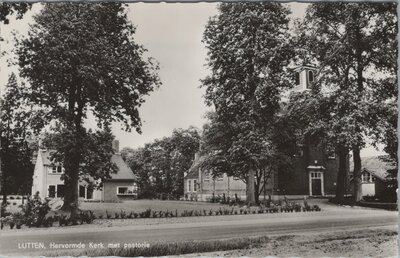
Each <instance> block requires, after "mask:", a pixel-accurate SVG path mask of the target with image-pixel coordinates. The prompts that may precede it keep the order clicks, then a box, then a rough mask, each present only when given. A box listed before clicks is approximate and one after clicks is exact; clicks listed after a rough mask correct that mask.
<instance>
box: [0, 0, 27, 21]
mask: <svg viewBox="0 0 400 258" xmlns="http://www.w3.org/2000/svg"><path fill="white" fill-rule="evenodd" d="M31 8H32V4H30V3H7V2H2V3H0V22H2V23H4V24H8V23H9V22H10V20H9V18H10V15H13V14H14V13H15V14H16V18H17V19H22V17H23V15H24V14H25V13H26V12H27V11H28V10H29V9H31Z"/></svg>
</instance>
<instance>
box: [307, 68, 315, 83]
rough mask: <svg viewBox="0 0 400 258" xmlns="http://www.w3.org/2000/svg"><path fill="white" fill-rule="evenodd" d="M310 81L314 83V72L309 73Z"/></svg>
mask: <svg viewBox="0 0 400 258" xmlns="http://www.w3.org/2000/svg"><path fill="white" fill-rule="evenodd" d="M308 81H309V82H314V73H313V72H312V71H308Z"/></svg>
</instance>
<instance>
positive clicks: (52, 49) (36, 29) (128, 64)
mask: <svg viewBox="0 0 400 258" xmlns="http://www.w3.org/2000/svg"><path fill="white" fill-rule="evenodd" d="M34 21H35V23H34V24H33V25H31V27H30V30H29V34H28V37H27V38H24V39H20V40H19V41H18V42H17V49H16V54H17V56H18V60H17V63H18V65H19V67H20V75H21V76H22V77H23V78H24V79H25V80H26V82H27V83H26V89H27V92H26V94H25V96H24V97H25V98H26V99H28V100H29V101H30V102H32V103H34V104H35V105H38V106H41V107H45V108H46V110H47V113H46V115H45V116H43V119H46V123H48V124H51V125H53V127H52V128H53V131H55V134H56V135H59V136H60V137H61V139H63V141H62V145H61V146H55V147H54V148H55V153H54V157H55V158H56V161H57V162H60V163H62V164H63V165H64V167H65V177H64V182H65V185H66V187H65V189H66V194H65V199H64V208H65V209H71V210H72V211H73V212H76V208H75V206H77V198H78V196H77V194H78V191H77V185H78V180H79V171H80V166H81V165H82V164H83V163H84V162H85V158H84V156H85V154H86V150H85V147H87V145H85V144H82V143H90V142H91V141H90V138H91V137H97V136H96V134H91V133H88V132H87V130H86V129H85V128H84V121H85V119H86V118H87V117H88V114H93V115H94V117H95V118H96V120H97V124H98V127H99V128H101V129H103V130H106V131H107V130H108V128H109V127H110V125H111V123H112V122H121V123H122V124H123V125H124V128H125V129H126V130H131V128H134V129H136V131H137V132H140V128H141V120H140V116H139V111H138V108H139V107H140V106H141V104H142V103H143V102H144V96H145V95H148V94H149V93H150V92H152V91H153V90H155V89H156V88H157V87H158V85H159V84H160V82H159V79H158V76H157V70H158V65H157V63H156V62H154V60H153V59H151V58H146V59H145V58H144V53H145V51H146V49H145V48H144V47H143V46H141V45H138V44H136V43H135V42H134V33H135V27H134V26H133V25H132V24H131V22H130V21H129V20H128V18H127V15H126V12H125V9H124V5H122V4H119V3H99V4H93V3H79V4H76V3H51V4H45V5H44V6H43V9H42V10H41V11H40V13H39V14H38V15H36V16H35V17H34ZM98 137H100V136H98ZM107 137H108V136H107ZM89 145H90V144H89ZM93 150H95V149H93ZM97 155H100V156H101V155H102V154H101V153H97ZM106 156H107V155H106ZM106 156H103V157H102V158H106ZM107 157H108V156H107ZM109 168H110V167H109ZM110 172H111V171H110Z"/></svg>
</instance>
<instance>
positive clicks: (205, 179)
mask: <svg viewBox="0 0 400 258" xmlns="http://www.w3.org/2000/svg"><path fill="white" fill-rule="evenodd" d="M203 175H204V178H203V181H205V182H208V181H210V172H204V174H203Z"/></svg>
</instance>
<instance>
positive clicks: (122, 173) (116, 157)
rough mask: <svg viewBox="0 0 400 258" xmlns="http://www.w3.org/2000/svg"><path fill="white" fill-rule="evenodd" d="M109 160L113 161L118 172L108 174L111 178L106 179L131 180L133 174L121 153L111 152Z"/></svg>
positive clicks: (133, 176)
mask: <svg viewBox="0 0 400 258" xmlns="http://www.w3.org/2000/svg"><path fill="white" fill-rule="evenodd" d="M111 161H112V162H114V163H115V165H117V167H118V172H117V173H116V174H110V176H111V179H108V180H133V179H135V175H134V174H133V172H132V170H131V169H130V167H128V165H127V164H126V163H125V161H124V160H123V159H122V156H121V154H113V155H112V157H111Z"/></svg>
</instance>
